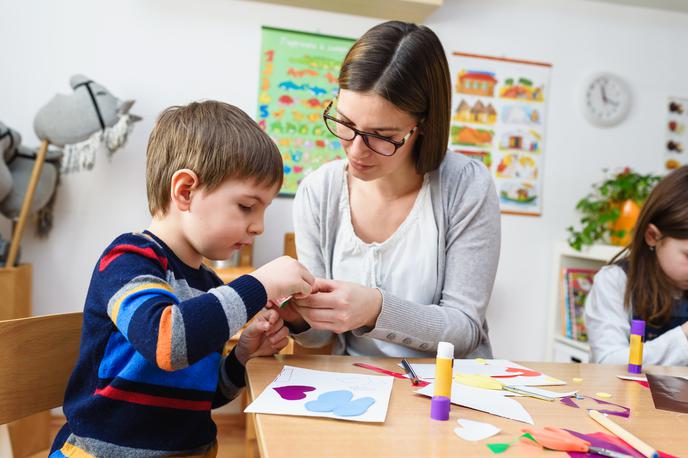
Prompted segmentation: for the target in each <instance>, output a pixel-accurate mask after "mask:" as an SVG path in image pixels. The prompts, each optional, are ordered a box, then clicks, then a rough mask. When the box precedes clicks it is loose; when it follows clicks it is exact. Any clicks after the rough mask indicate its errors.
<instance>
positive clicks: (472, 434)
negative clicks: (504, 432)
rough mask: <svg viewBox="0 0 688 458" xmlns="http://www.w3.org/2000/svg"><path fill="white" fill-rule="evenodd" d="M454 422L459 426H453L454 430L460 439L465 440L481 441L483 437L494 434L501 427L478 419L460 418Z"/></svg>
mask: <svg viewBox="0 0 688 458" xmlns="http://www.w3.org/2000/svg"><path fill="white" fill-rule="evenodd" d="M456 422H457V423H458V424H459V425H460V426H461V428H455V429H454V432H455V433H456V435H457V436H459V437H460V438H461V439H464V440H467V441H481V440H483V439H487V438H488V437H491V436H494V435H495V434H497V433H498V432H500V431H501V429H499V428H497V427H496V426H494V425H491V424H489V423H483V422H480V421H473V420H466V419H462V418H460V419H458V420H457V421H456Z"/></svg>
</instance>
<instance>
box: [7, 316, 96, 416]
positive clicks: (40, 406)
mask: <svg viewBox="0 0 688 458" xmlns="http://www.w3.org/2000/svg"><path fill="white" fill-rule="evenodd" d="M82 321H83V313H81V312H79V313H64V314H58V315H46V316H37V317H30V318H20V319H17V320H6V321H0V425H2V424H5V423H8V422H10V421H14V420H18V419H20V418H23V417H26V416H28V415H31V414H34V413H38V412H42V411H44V410H48V409H52V408H54V407H59V406H61V405H62V402H63V400H64V393H65V388H66V387H67V382H68V380H69V376H70V374H71V372H72V369H73V368H74V364H75V363H76V359H77V357H78V355H79V343H80V340H81V324H82Z"/></svg>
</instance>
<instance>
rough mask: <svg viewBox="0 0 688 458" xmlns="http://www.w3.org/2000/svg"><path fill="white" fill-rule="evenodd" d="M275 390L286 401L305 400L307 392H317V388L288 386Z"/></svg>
mask: <svg viewBox="0 0 688 458" xmlns="http://www.w3.org/2000/svg"><path fill="white" fill-rule="evenodd" d="M273 390H275V391H277V394H279V395H280V396H281V397H282V399H286V400H287V401H298V400H299V399H303V398H305V397H306V393H307V392H309V391H315V387H312V386H305V385H287V386H278V387H277V388H273Z"/></svg>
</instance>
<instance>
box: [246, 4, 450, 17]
mask: <svg viewBox="0 0 688 458" xmlns="http://www.w3.org/2000/svg"><path fill="white" fill-rule="evenodd" d="M253 1H260V2H263V3H275V4H278V5H287V6H295V7H298V8H308V9H314V10H323V11H332V12H335V13H345V14H353V15H357V16H370V17H376V18H380V19H396V20H399V21H408V22H417V23H422V22H424V21H425V19H426V18H427V17H428V16H430V14H432V13H433V12H434V11H436V10H437V9H438V8H439V7H441V6H442V4H443V3H444V0H253Z"/></svg>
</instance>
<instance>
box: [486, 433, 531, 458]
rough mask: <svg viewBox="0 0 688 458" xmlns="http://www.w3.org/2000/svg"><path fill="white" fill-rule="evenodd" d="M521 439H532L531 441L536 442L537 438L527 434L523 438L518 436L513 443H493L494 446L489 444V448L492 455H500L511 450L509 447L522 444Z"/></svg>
mask: <svg viewBox="0 0 688 458" xmlns="http://www.w3.org/2000/svg"><path fill="white" fill-rule="evenodd" d="M521 439H530V440H531V441H533V442H535V438H534V437H533V436H531V435H530V434H529V433H525V434H523V435H521V436H518V437H517V438H516V439H514V440H512V441H511V442H504V443H498V442H495V443H492V444H487V448H489V449H490V450H491V451H492V453H494V454H496V455H498V454H500V453H504V452H506V451H507V450H509V447H511V446H512V445H514V444H515V443H517V442H520V441H521Z"/></svg>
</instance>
